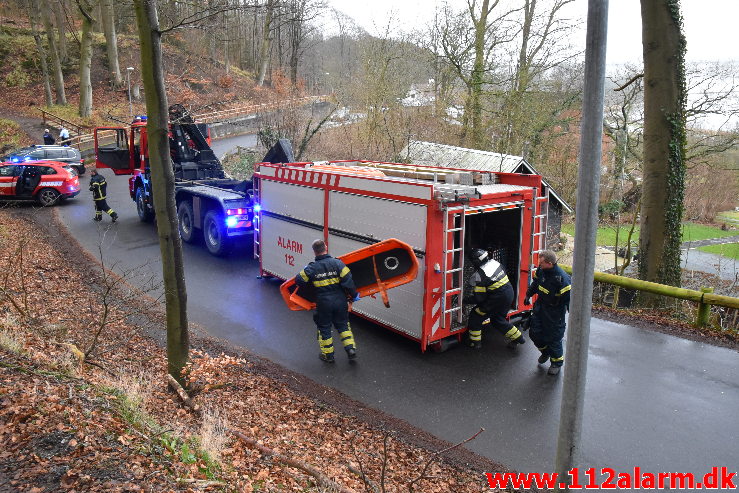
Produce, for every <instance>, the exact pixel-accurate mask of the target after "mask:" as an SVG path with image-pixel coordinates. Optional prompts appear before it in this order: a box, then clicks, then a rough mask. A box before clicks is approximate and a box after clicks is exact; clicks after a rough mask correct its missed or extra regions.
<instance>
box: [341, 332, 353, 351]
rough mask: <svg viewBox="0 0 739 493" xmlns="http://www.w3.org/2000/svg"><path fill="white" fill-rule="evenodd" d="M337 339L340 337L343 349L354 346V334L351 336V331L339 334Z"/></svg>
mask: <svg viewBox="0 0 739 493" xmlns="http://www.w3.org/2000/svg"><path fill="white" fill-rule="evenodd" d="M339 337H341V342H342V344H344V347H347V346H354V334H352V331H351V330H345V331H344V332H342V333H340V334H339Z"/></svg>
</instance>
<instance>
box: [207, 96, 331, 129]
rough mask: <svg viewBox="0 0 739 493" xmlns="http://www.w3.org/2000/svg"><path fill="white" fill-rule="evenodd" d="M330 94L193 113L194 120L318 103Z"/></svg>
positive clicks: (230, 116) (242, 114) (250, 113)
mask: <svg viewBox="0 0 739 493" xmlns="http://www.w3.org/2000/svg"><path fill="white" fill-rule="evenodd" d="M329 99H330V96H306V97H304V98H296V99H290V100H287V101H273V102H271V103H262V104H250V105H246V106H238V107H236V108H228V109H225V110H219V111H211V112H208V113H200V114H197V115H194V118H195V121H198V122H202V123H215V122H219V121H223V120H227V119H229V118H234V117H238V116H247V115H256V114H259V113H264V112H266V111H274V110H276V109H280V108H289V107H290V106H296V105H304V104H308V103H320V102H324V101H328V100H329Z"/></svg>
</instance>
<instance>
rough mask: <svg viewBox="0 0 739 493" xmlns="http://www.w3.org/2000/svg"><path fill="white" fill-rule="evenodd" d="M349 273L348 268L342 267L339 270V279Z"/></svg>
mask: <svg viewBox="0 0 739 493" xmlns="http://www.w3.org/2000/svg"><path fill="white" fill-rule="evenodd" d="M348 273H349V267H344V268H343V269H341V274H339V277H344V276H346V275H347V274H348Z"/></svg>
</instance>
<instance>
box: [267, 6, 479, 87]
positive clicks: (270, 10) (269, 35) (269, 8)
mask: <svg viewBox="0 0 739 493" xmlns="http://www.w3.org/2000/svg"><path fill="white" fill-rule="evenodd" d="M486 1H487V0H486ZM274 10H275V0H267V11H266V13H265V16H264V33H263V35H262V47H261V49H260V50H259V77H258V78H257V85H258V86H262V85H264V78H265V77H266V76H267V66H268V65H269V53H270V49H271V48H272V20H273V16H274Z"/></svg>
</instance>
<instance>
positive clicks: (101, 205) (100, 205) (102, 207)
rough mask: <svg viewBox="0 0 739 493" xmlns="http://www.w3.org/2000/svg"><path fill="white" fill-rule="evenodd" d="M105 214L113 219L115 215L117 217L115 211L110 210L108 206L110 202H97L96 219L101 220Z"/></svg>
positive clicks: (101, 200)
mask: <svg viewBox="0 0 739 493" xmlns="http://www.w3.org/2000/svg"><path fill="white" fill-rule="evenodd" d="M103 212H105V213H106V214H108V215H109V216H110V217H113V216H114V215H116V216H117V214H116V213H115V211H114V210H113V209H111V208H110V206H109V205H108V201H107V200H105V199H100V200H96V201H95V219H96V220H98V221H99V220H100V219H102V218H103Z"/></svg>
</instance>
